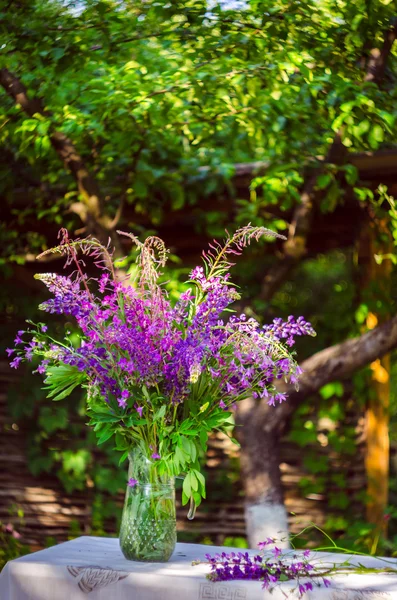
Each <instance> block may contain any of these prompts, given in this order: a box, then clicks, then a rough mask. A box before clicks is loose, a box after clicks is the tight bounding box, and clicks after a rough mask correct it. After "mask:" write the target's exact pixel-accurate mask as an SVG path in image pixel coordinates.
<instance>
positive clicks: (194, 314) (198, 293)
mask: <svg viewBox="0 0 397 600" xmlns="http://www.w3.org/2000/svg"><path fill="white" fill-rule="evenodd" d="M62 235H63V238H62V240H63V241H62V244H61V246H59V247H58V248H57V249H56V250H57V251H61V252H63V253H66V254H67V256H68V260H67V264H72V263H73V261H74V263H75V266H76V269H75V271H74V273H73V274H72V275H70V276H61V275H56V274H41V275H38V276H37V278H38V279H40V280H41V281H43V283H44V284H45V285H46V286H47V287H48V289H49V291H50V292H51V293H52V294H53V298H51V299H49V300H47V301H46V302H44V303H43V304H41V306H40V308H41V309H42V310H43V311H45V312H48V313H55V314H60V315H62V314H65V315H68V316H73V317H74V319H75V321H76V324H77V327H78V329H79V332H80V345H79V346H78V347H76V346H75V345H74V344H72V342H71V341H70V340H69V339H68V336H66V338H65V339H66V341H65V340H64V341H63V342H62V343H57V342H54V341H53V340H52V339H51V338H49V337H48V335H47V334H46V329H47V326H46V325H44V324H40V326H38V327H37V330H36V331H33V332H32V331H30V333H32V334H33V336H32V339H31V341H24V340H23V339H22V335H23V334H24V333H26V332H18V335H17V337H16V339H15V344H16V345H17V346H18V347H17V348H16V349H14V348H10V349H7V353H8V354H9V355H10V356H11V355H12V362H11V366H12V367H15V368H17V367H18V366H19V363H20V362H21V361H22V360H24V359H27V360H31V359H32V358H33V356H34V355H35V354H36V355H39V356H41V357H42V362H41V363H40V364H39V366H38V368H37V371H38V372H39V373H41V374H43V375H46V374H47V371H48V369H49V368H51V367H52V366H54V365H55V366H56V365H62V364H64V365H69V366H72V367H75V368H77V369H78V370H79V371H80V372H81V373H84V374H85V375H86V379H87V383H88V395H89V397H95V396H101V397H102V398H104V399H105V400H106V401H107V402H113V403H114V405H115V406H116V408H117V409H118V410H120V411H126V412H127V411H128V410H131V411H132V412H133V413H134V414H136V413H138V415H137V417H139V418H143V419H144V418H145V415H146V412H145V411H146V407H147V406H148V402H149V400H148V398H149V397H150V394H151V393H156V394H158V395H159V394H160V395H162V396H163V397H166V398H168V399H169V402H170V404H171V405H174V406H176V405H178V404H180V403H182V402H184V401H185V400H186V399H187V398H188V397H189V396H190V394H191V393H192V390H193V388H194V386H196V384H197V385H199V384H200V385H201V389H202V388H203V385H202V384H203V382H204V383H205V386H206V388H207V389H208V390H211V396H212V397H213V399H214V406H216V407H217V408H218V409H220V410H228V409H230V408H231V407H233V405H234V403H235V402H236V401H239V400H242V399H243V398H245V397H247V396H249V395H252V396H253V397H255V398H262V399H265V401H267V402H268V404H270V405H274V404H275V403H280V402H283V401H284V400H285V399H286V396H285V394H282V393H279V392H278V391H277V388H276V386H275V384H276V383H277V380H278V379H281V378H283V379H285V380H286V381H289V382H290V383H292V384H295V383H296V382H297V379H298V377H299V375H300V369H299V366H298V365H297V364H296V362H295V361H294V359H293V358H292V356H291V354H290V353H289V352H288V350H287V348H286V346H285V345H284V344H283V340H286V342H287V345H292V344H293V343H294V338H295V336H301V335H307V334H309V335H313V334H314V331H313V329H312V327H311V325H310V323H307V322H306V321H305V319H304V318H303V317H299V318H298V319H297V320H295V319H294V317H289V318H288V320H287V321H286V322H283V321H282V320H281V319H275V320H274V322H273V324H271V325H269V326H265V327H261V326H260V324H259V323H258V322H257V321H256V320H255V319H252V318H251V319H247V318H246V316H245V315H244V314H243V315H241V316H239V317H237V316H232V317H230V318H229V319H228V320H227V321H224V320H223V319H222V313H223V312H224V311H225V309H226V308H228V306H229V305H230V304H232V303H233V302H234V301H235V300H236V299H238V298H239V294H238V293H237V291H236V289H235V288H234V287H233V286H231V285H230V282H229V281H228V279H229V273H228V272H227V270H228V268H229V266H230V265H229V263H227V262H224V263H222V260H220V259H219V257H220V256H227V255H229V254H236V253H237V254H238V253H241V250H242V248H243V247H244V245H246V244H247V243H249V241H250V240H251V239H257V238H259V237H260V236H261V235H268V232H267V230H263V231H262V228H252V227H250V226H249V227H247V228H243V229H242V230H239V231H238V232H236V234H235V236H234V237H232V238H228V240H227V243H226V245H225V246H224V249H223V250H222V248H221V246H220V245H219V244H217V243H216V244H215V246H214V247H213V250H212V251H211V252H210V253H209V255H208V256H207V259H206V260H207V262H208V264H207V265H206V267H205V268H203V267H196V268H195V269H193V271H192V272H191V273H190V281H191V282H192V283H193V286H194V287H193V290H188V291H186V292H185V293H183V294H182V295H181V296H180V299H179V300H178V302H177V303H176V304H175V305H174V306H172V304H171V303H170V301H169V298H168V296H167V294H166V292H165V290H164V288H162V287H160V286H158V285H157V283H156V277H157V276H158V274H157V272H156V268H157V263H156V260H155V258H154V252H155V250H156V251H157V250H159V251H160V252H161V253H162V254H161V255H162V258H161V260H159V264H160V263H161V264H164V263H163V262H161V261H164V260H165V258H164V256H165V251H163V247H162V246H161V240H158V238H148V240H149V241H150V240H151V242H150V243H151V244H152V247H150V245H149V243H148V241H146V242H145V243H143V244H141V243H140V242H139V240H136V238H134V236H132V239H133V240H134V241H135V242H136V243H137V244H140V246H139V247H140V249H141V263H140V267H141V276H140V279H139V280H138V285H137V286H136V287H134V286H131V285H129V284H128V282H120V281H118V280H117V279H116V277H115V274H114V271H113V269H112V267H110V268H108V267H105V266H103V265H100V263H98V266H100V267H101V269H102V273H101V275H100V277H99V279H98V280H89V279H88V278H87V276H86V275H85V274H84V273H83V268H84V263H83V262H82V261H81V260H80V259H78V257H77V250H76V249H75V248H78V249H79V251H81V252H82V253H83V254H87V253H89V251H90V246H89V244H90V240H87V241H84V240H79V241H77V242H72V241H70V240H69V238H68V237H67V233H66V234H65V232H63V233H62ZM130 237H131V236H130ZM233 240H234V241H233ZM91 243H92V244H94V255H95V257H96V258H98V253H99V250H98V248H97V246H98V245H99V243H98V242H95V240H94V241H92V242H91ZM73 244H74V245H73ZM233 244H234V246H233ZM99 246H100V245H99ZM218 246H219V248H218ZM101 248H102V252H103V253H105V255H106V256H108V260H110V258H111V257H110V255H109V254H106V252H107V249H106V248H103V247H101ZM218 251H219V255H218V258H217V255H216V252H218ZM222 252H223V254H222ZM93 283H94V284H96V285H93ZM143 388H146V389H147V390H149V394H148V395H147V396H146V397H143V396H142V393H139V392H138V391H139V390H142V389H143Z"/></svg>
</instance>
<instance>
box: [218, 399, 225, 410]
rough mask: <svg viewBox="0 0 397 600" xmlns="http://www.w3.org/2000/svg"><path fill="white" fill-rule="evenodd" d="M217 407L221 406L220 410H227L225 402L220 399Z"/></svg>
mask: <svg viewBox="0 0 397 600" xmlns="http://www.w3.org/2000/svg"><path fill="white" fill-rule="evenodd" d="M219 408H221V409H222V410H227V406H226V404H225V403H224V401H223V400H221V401H220V402H219Z"/></svg>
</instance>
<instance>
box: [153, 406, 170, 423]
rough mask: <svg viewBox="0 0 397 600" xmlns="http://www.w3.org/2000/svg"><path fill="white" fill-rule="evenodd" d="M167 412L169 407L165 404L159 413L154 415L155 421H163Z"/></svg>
mask: <svg viewBox="0 0 397 600" xmlns="http://www.w3.org/2000/svg"><path fill="white" fill-rule="evenodd" d="M166 410H167V406H166V405H165V404H163V405H162V406H161V407H160V408H159V409H158V411H157V412H155V413H154V415H153V421H158V420H160V419H162V418H163V417H164V415H165V411H166Z"/></svg>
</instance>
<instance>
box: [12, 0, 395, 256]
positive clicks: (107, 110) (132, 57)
mask: <svg viewBox="0 0 397 600" xmlns="http://www.w3.org/2000/svg"><path fill="white" fill-rule="evenodd" d="M5 4H6V3H5ZM234 6H235V4H234V3H231V2H230V3H229V2H223V3H217V2H212V3H208V2H205V1H204V0H176V1H173V2H168V1H166V0H158V1H154V0H147V1H145V2H141V1H140V0H139V1H135V0H129V1H125V2H115V1H109V0H100V1H97V0H87V1H82V2H60V1H57V0H34V1H26V0H19V1H15V2H9V3H8V6H5V5H4V4H3V11H2V13H1V19H0V22H1V25H0V27H1V34H2V40H3V44H2V46H1V56H0V67H1V68H2V72H3V75H4V72H5V70H7V71H8V72H10V73H12V75H13V76H15V77H16V78H17V79H18V80H19V81H20V82H21V83H22V84H23V85H24V86H25V88H26V90H27V95H28V97H29V99H30V100H33V99H40V100H41V105H37V106H39V108H40V110H39V109H37V112H33V113H32V114H27V112H26V110H24V109H23V105H22V108H21V106H20V104H18V97H17V98H15V97H12V94H10V90H9V89H8V90H7V91H8V94H9V96H8V97H7V95H6V92H5V91H4V92H3V93H2V94H1V102H0V124H1V125H0V143H1V145H2V148H3V149H2V154H3V155H4V160H3V161H2V167H1V169H2V173H1V175H2V177H1V179H2V184H1V186H2V187H1V192H2V194H4V195H5V197H6V198H7V200H8V205H9V210H10V212H11V213H12V214H13V215H14V216H13V219H14V226H15V229H18V228H19V229H20V230H21V229H22V230H24V229H25V235H24V236H22V237H21V236H20V235H17V234H15V232H14V233H13V232H12V231H11V229H13V228H12V227H11V228H10V227H8V228H7V231H3V237H4V238H5V241H6V242H7V243H6V244H5V245H4V247H5V248H6V253H7V254H8V255H14V258H15V257H16V256H18V253H19V252H20V251H21V250H22V249H23V247H24V248H25V251H26V247H30V249H31V250H33V251H35V250H37V249H39V247H42V246H43V245H45V240H44V239H43V238H41V237H40V236H38V235H33V234H32V233H30V234H29V235H27V233H28V230H29V226H28V225H27V223H29V222H31V220H32V218H34V217H36V216H37V217H38V218H39V219H45V220H46V221H49V222H55V223H57V224H60V223H61V222H65V220H66V221H70V222H71V223H72V224H74V225H76V224H78V223H79V221H78V219H76V216H75V214H77V215H78V216H79V217H80V218H82V219H83V221H84V220H85V212H84V211H86V210H87V208H86V206H85V208H84V206H82V204H81V188H80V189H79V188H78V186H76V182H75V178H73V176H72V174H71V173H70V171H68V169H67V168H65V163H63V162H62V160H60V156H59V152H58V155H57V148H56V146H55V144H54V141H53V139H52V137H51V136H53V135H54V132H61V133H63V134H65V135H66V136H67V137H68V138H70V140H71V141H72V142H73V144H74V147H75V149H76V151H77V152H78V153H79V155H80V157H81V158H82V160H83V161H84V164H85V166H86V167H87V169H88V171H89V172H90V174H91V175H92V177H93V178H95V180H96V182H97V184H98V186H99V190H100V195H101V202H102V205H103V207H104V211H105V213H106V214H108V215H109V217H110V219H113V217H114V216H115V215H117V211H118V209H119V208H120V203H124V204H127V205H128V204H132V205H133V206H134V211H135V213H145V214H146V215H148V217H149V220H150V221H151V222H152V223H153V224H154V225H156V224H158V223H159V222H160V221H161V219H162V218H163V216H164V210H165V209H168V208H170V207H171V208H172V209H175V210H177V209H180V208H182V207H183V206H184V205H185V203H189V204H191V203H194V202H196V201H197V197H198V196H200V195H202V194H203V193H204V192H205V191H207V192H209V191H211V185H212V186H213V182H212V183H211V180H210V179H209V180H208V177H204V179H205V181H204V183H201V181H200V177H198V174H199V175H200V173H201V177H203V176H204V175H205V174H206V171H200V167H209V169H210V171H215V172H217V173H218V174H220V175H221V176H222V177H225V178H228V177H230V176H231V175H232V174H233V165H234V164H235V163H238V162H245V161H266V162H268V163H269V165H270V167H269V169H268V171H267V172H266V175H265V176H263V177H260V178H258V179H257V180H256V181H255V182H254V184H253V186H252V187H253V188H255V187H258V188H259V189H261V190H262V189H263V194H262V193H261V194H258V195H257V194H256V192H255V191H253V192H252V196H251V199H250V201H243V202H241V203H240V205H239V206H240V208H239V215H238V216H237V218H238V219H239V220H240V221H247V220H250V221H252V222H253V223H257V224H262V223H264V222H266V223H268V222H269V215H268V214H267V212H266V210H267V207H268V205H269V204H277V203H279V204H281V207H282V208H283V209H288V208H289V207H290V206H291V205H292V204H293V203H295V202H297V201H298V200H299V190H300V188H301V186H302V182H303V174H304V172H305V170H306V169H307V168H308V166H316V164H317V162H318V160H320V158H319V157H325V156H326V155H327V152H328V150H329V148H330V146H331V145H332V143H333V141H334V140H335V135H338V136H339V137H340V139H341V141H342V144H343V147H345V148H347V149H348V150H349V151H350V152H360V151H364V150H366V151H367V150H368V151H374V150H376V149H377V148H379V147H380V146H381V145H383V146H386V147H387V145H388V144H391V143H392V141H393V140H394V138H395V133H396V130H395V112H396V109H395V106H396V101H395V100H396V98H395V97H396V88H395V86H394V79H393V77H392V74H391V73H392V67H393V65H394V63H395V60H396V57H395V53H394V54H392V55H391V56H388V66H387V68H386V69H385V68H384V67H381V69H380V71H382V73H380V71H379V70H378V74H377V75H376V74H375V75H374V74H373V73H372V71H371V61H372V62H373V61H374V60H375V59H376V54H375V52H374V49H377V50H376V51H377V52H378V55H379V54H380V53H382V52H383V51H384V49H385V45H386V44H387V36H388V35H389V32H390V30H391V28H392V27H394V22H393V17H394V12H395V6H394V3H393V2H390V0H374V1H373V2H366V1H364V0H352V1H349V2H344V1H342V0H321V1H319V0H305V2H300V1H294V0H293V1H290V0H288V1H287V0H252V1H251V2H247V3H240V7H239V8H238V9H235V8H233V7H234ZM379 73H380V74H381V75H382V85H381V86H379V85H378V81H377V80H376V79H377V77H378V75H379ZM3 80H4V77H3V79H2V81H3ZM3 87H4V82H3ZM33 110H34V107H33ZM40 112H41V114H39V113H40ZM331 163H338V158H337V157H336V158H335V157H332V158H331ZM10 166H12V169H10ZM66 167H67V165H66ZM338 168H340V167H334V168H332V167H330V168H328V169H327V170H325V171H323V172H322V173H321V174H320V175H319V177H318V180H317V186H318V188H320V189H322V190H324V195H325V197H326V204H327V203H328V204H327V206H328V208H329V209H331V210H332V209H333V208H334V207H335V205H336V204H337V202H338V198H339V192H338V184H337V182H336V175H337V173H338ZM343 169H344V171H343V175H344V177H345V178H346V179H347V180H348V183H349V184H355V183H356V178H357V175H356V173H355V170H354V168H350V169H349V168H347V167H343ZM203 174H204V175H203ZM187 181H190V182H192V181H193V182H194V181H195V182H196V184H195V185H190V186H189V187H188V188H187V189H188V191H186V182H187ZM258 196H260V197H259V198H258ZM364 197H365V194H364ZM16 211H18V214H17V212H16ZM70 211H71V212H70ZM24 222H25V226H24ZM274 226H279V227H283V226H285V225H284V223H283V221H282V220H278V221H277V222H276V224H275V225H274ZM30 229H34V228H32V227H30Z"/></svg>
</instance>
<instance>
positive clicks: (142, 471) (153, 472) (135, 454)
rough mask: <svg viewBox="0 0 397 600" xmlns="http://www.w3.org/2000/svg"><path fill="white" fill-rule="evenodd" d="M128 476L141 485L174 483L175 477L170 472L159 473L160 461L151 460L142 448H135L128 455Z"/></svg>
mask: <svg viewBox="0 0 397 600" xmlns="http://www.w3.org/2000/svg"><path fill="white" fill-rule="evenodd" d="M128 460H129V469H128V478H129V479H134V480H135V481H137V482H138V483H139V484H140V485H148V484H150V485H172V486H173V485H174V481H175V478H174V477H172V476H170V475H169V474H168V473H165V474H164V473H162V474H161V475H160V474H159V468H158V467H159V463H158V461H156V460H150V459H149V458H148V457H147V456H146V455H145V454H144V452H143V450H142V449H141V448H134V449H133V450H132V451H131V452H130V453H129V455H128Z"/></svg>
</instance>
